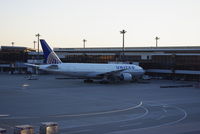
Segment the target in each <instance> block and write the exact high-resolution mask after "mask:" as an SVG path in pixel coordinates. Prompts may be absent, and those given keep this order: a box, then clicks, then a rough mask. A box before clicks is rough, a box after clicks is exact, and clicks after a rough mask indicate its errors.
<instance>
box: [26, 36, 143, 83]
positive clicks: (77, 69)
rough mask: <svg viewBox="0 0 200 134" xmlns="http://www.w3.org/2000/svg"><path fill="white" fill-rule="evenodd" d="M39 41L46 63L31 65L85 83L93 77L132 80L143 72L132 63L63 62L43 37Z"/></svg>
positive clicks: (111, 80)
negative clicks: (81, 80) (82, 80)
mask: <svg viewBox="0 0 200 134" xmlns="http://www.w3.org/2000/svg"><path fill="white" fill-rule="evenodd" d="M40 43H41V46H42V49H43V53H44V58H45V63H46V64H43V65H34V64H31V66H35V67H37V68H38V69H40V70H43V71H47V72H53V73H56V74H63V75H66V76H68V77H72V78H77V79H84V82H85V83H91V82H93V80H95V79H100V80H102V82H104V83H107V82H118V81H133V80H135V79H138V78H140V77H142V76H143V74H144V72H145V71H144V69H143V68H142V67H140V66H137V65H133V64H116V63H115V64H100V63H63V62H62V61H61V60H60V59H59V57H58V56H57V55H56V53H55V52H54V51H53V49H51V47H50V46H49V45H48V44H47V42H46V41H45V40H44V39H40ZM29 65H30V64H29Z"/></svg>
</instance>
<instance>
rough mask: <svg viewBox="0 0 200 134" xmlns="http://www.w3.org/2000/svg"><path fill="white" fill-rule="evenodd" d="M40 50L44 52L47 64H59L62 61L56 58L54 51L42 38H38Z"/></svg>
mask: <svg viewBox="0 0 200 134" xmlns="http://www.w3.org/2000/svg"><path fill="white" fill-rule="evenodd" d="M40 43H41V46H42V50H43V53H44V58H45V63H47V64H60V63H62V61H61V60H60V59H59V58H58V56H57V55H56V53H55V52H54V51H53V50H52V49H51V48H50V46H49V45H48V44H47V42H46V41H45V40H43V39H41V40H40Z"/></svg>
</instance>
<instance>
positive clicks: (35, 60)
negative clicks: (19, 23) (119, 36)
mask: <svg viewBox="0 0 200 134" xmlns="http://www.w3.org/2000/svg"><path fill="white" fill-rule="evenodd" d="M54 51H55V52H56V53H57V55H58V56H59V57H60V59H61V60H62V61H63V62H67V63H74V62H75V63H130V64H138V65H140V66H141V67H143V68H144V69H145V70H146V74H147V75H150V76H153V77H160V78H161V77H162V78H170V79H171V78H173V79H174V78H177V79H184V80H199V78H200V47H198V46H196V47H194V46H193V47H127V48H125V50H124V51H123V49H122V48H120V47H110V48H54ZM23 63H32V64H43V63H44V59H43V53H42V52H40V53H37V52H36V50H34V49H31V48H26V47H11V46H10V47H8V46H2V47H1V50H0V72H10V71H14V72H18V73H21V72H26V71H28V72H32V73H35V70H31V68H28V69H27V67H26V66H24V65H23Z"/></svg>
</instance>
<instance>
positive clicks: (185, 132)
mask: <svg viewBox="0 0 200 134" xmlns="http://www.w3.org/2000/svg"><path fill="white" fill-rule="evenodd" d="M55 77H58V76H53V75H42V76H39V77H38V78H39V79H38V80H27V78H26V76H25V75H0V128H6V129H7V130H8V133H13V128H14V127H15V126H16V125H24V124H29V125H33V126H34V128H35V132H36V133H37V132H38V130H39V126H40V123H41V122H48V121H53V122H58V124H59V132H60V133H63V134H65V133H66V134H133V133H134V134H155V133H162V134H169V133H170V134H199V133H200V127H199V126H200V88H195V87H180V88H160V86H173V85H184V84H188V85H189V84H190V85H191V84H194V82H185V81H172V80H150V81H147V82H144V83H143V82H142V83H117V84H98V83H92V84H85V83H83V82H82V80H69V79H55Z"/></svg>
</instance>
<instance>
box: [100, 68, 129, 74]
mask: <svg viewBox="0 0 200 134" xmlns="http://www.w3.org/2000/svg"><path fill="white" fill-rule="evenodd" d="M125 70H127V69H120V70H115V71H111V72H106V73H101V74H98V75H97V76H114V75H117V74H119V73H121V72H123V71H125Z"/></svg>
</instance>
